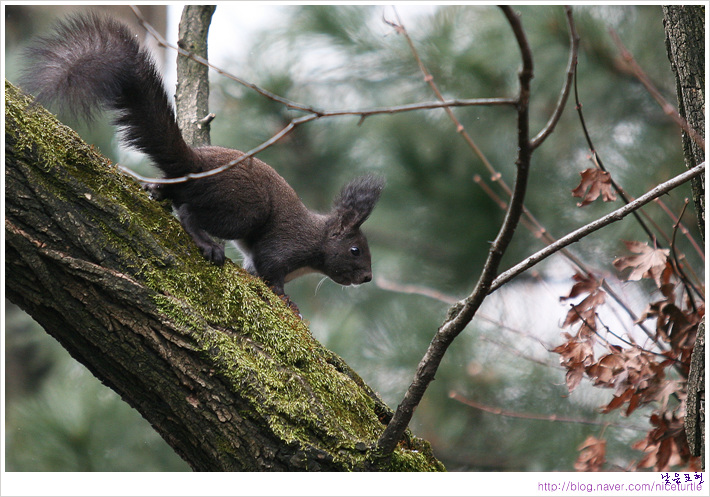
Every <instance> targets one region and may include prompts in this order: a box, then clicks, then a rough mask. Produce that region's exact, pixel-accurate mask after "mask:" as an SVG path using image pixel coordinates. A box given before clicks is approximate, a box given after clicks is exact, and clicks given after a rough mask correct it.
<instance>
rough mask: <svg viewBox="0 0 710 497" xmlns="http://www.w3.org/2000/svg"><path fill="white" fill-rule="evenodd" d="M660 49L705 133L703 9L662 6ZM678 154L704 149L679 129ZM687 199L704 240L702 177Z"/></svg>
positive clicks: (699, 351)
mask: <svg viewBox="0 0 710 497" xmlns="http://www.w3.org/2000/svg"><path fill="white" fill-rule="evenodd" d="M663 24H664V27H665V30H666V47H667V49H668V58H669V59H670V61H671V67H672V68H673V72H674V73H675V76H676V90H677V94H678V108H679V110H680V114H681V116H683V117H684V118H685V120H686V121H687V122H688V124H689V125H690V127H691V128H693V129H695V131H697V132H698V133H699V134H700V135H701V136H702V137H703V138H704V137H705V93H704V92H705V7H704V6H702V5H669V6H664V7H663ZM683 153H684V155H685V164H686V166H687V167H688V168H691V167H694V166H695V165H697V164H699V163H701V162H703V161H704V160H705V152H704V151H703V150H702V149H701V148H700V147H699V146H698V145H697V144H696V143H695V142H694V141H693V140H691V139H690V137H689V136H688V135H687V134H686V133H685V132H684V133H683ZM692 188H693V201H694V203H695V210H696V212H697V215H698V224H699V227H700V233H701V235H702V238H703V241H705V175H704V174H703V175H702V177H701V178H698V179H696V180H693V183H692ZM704 395H705V322H702V323H701V324H700V326H699V327H698V338H697V340H696V342H695V347H694V349H693V355H692V357H691V364H690V374H689V376H688V399H687V412H686V417H685V432H686V435H687V437H688V446H689V447H690V450H691V452H692V453H693V455H696V456H700V461H701V464H702V468H703V470H705V397H704Z"/></svg>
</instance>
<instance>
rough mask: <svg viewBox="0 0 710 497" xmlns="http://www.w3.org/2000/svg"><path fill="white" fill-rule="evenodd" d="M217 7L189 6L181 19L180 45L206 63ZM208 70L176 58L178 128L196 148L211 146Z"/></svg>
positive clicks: (182, 57)
mask: <svg viewBox="0 0 710 497" xmlns="http://www.w3.org/2000/svg"><path fill="white" fill-rule="evenodd" d="M215 8H216V7H215V6H214V5H186V6H185V7H184V8H183V11H182V17H181V18H180V26H179V29H178V46H179V47H180V48H182V49H183V50H187V51H188V52H190V53H192V54H194V55H197V56H199V57H202V58H203V59H205V60H207V33H208V32H209V27H210V20H211V19H212V14H214V11H215ZM208 72H209V68H208V67H207V66H206V65H204V64H200V63H199V62H196V61H194V60H192V59H190V58H188V57H184V56H183V55H181V54H178V56H177V74H178V76H177V88H176V90H175V106H176V115H177V121H178V126H179V127H180V130H181V131H182V135H183V138H185V141H186V142H187V143H188V144H190V145H191V146H193V147H202V146H205V145H209V144H210V126H209V123H210V121H211V120H212V117H214V116H208V112H209V106H208V101H209V98H210V83H209V78H208Z"/></svg>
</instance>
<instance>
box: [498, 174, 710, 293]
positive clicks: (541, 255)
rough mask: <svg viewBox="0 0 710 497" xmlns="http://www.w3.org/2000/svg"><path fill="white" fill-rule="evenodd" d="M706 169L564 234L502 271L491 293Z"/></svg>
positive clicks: (661, 187) (677, 178)
mask: <svg viewBox="0 0 710 497" xmlns="http://www.w3.org/2000/svg"><path fill="white" fill-rule="evenodd" d="M704 171H705V163H704V162H703V163H701V164H698V165H697V166H695V167H694V168H693V169H690V170H688V171H685V172H684V173H682V174H679V175H678V176H676V177H675V178H672V179H670V180H668V181H666V182H665V183H661V184H660V185H658V186H657V187H655V188H654V189H652V190H651V191H649V192H648V193H646V194H644V195H642V196H640V197H639V198H637V199H636V200H634V201H632V202H629V203H628V204H626V205H625V206H623V207H620V208H619V209H616V210H615V211H613V212H610V213H609V214H607V215H606V216H604V217H602V218H599V219H597V220H596V221H593V222H591V223H589V224H587V225H586V226H582V227H581V228H579V229H578V230H575V231H573V232H572V233H569V234H568V235H566V236H563V237H562V238H560V239H559V240H557V241H556V242H555V243H552V244H550V245H548V246H547V247H545V248H544V249H542V250H540V251H539V252H536V253H535V254H533V255H531V256H530V257H528V258H527V259H525V260H524V261H522V262H521V263H519V264H517V265H516V266H514V267H512V268H510V269H508V270H507V271H505V272H503V273H501V275H500V276H498V277H497V278H496V279H495V281H493V283H492V284H491V287H490V293H493V292H495V291H496V290H497V289H499V288H500V287H501V286H503V284H505V283H507V282H508V281H510V280H512V279H513V278H515V277H516V276H518V275H519V274H521V273H523V272H525V271H527V270H528V269H530V268H531V267H533V266H534V265H536V264H537V263H538V262H540V261H542V260H544V259H546V258H548V257H549V256H551V255H552V254H554V253H556V252H558V251H559V250H561V249H562V248H564V247H566V246H568V245H571V244H572V243H574V242H576V241H579V240H581V239H582V238H584V237H585V236H587V235H589V234H590V233H594V232H595V231H597V230H599V229H601V228H603V227H604V226H607V225H609V224H611V223H613V222H616V221H619V220H621V219H623V218H624V217H625V216H627V215H628V214H630V213H632V212H633V211H635V210H637V209H638V208H639V207H641V206H643V205H646V204H647V203H649V202H650V201H652V200H654V199H656V198H658V197H660V196H661V195H664V194H666V193H668V192H669V191H671V190H672V189H674V188H676V187H677V186H680V185H682V184H683V183H685V182H686V181H689V180H690V179H692V178H695V177H696V176H699V175H700V174H702V173H703V172H704Z"/></svg>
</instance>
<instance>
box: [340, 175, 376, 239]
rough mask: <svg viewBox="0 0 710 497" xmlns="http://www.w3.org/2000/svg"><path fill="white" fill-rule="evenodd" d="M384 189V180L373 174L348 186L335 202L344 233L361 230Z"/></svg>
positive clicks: (362, 177)
mask: <svg viewBox="0 0 710 497" xmlns="http://www.w3.org/2000/svg"><path fill="white" fill-rule="evenodd" d="M384 187H385V180H384V178H382V177H381V176H375V175H372V174H368V175H367V176H361V177H359V178H356V179H354V180H352V181H351V182H349V183H348V184H346V185H345V186H344V187H343V189H342V190H341V191H340V194H339V195H338V196H337V197H336V198H335V201H334V202H333V209H334V211H335V213H336V215H337V217H338V219H339V224H340V228H341V229H342V230H343V231H347V230H355V229H357V228H359V227H360V226H361V225H362V223H364V222H365V220H366V219H367V218H368V217H369V216H370V214H371V213H372V210H373V209H374V208H375V204H377V201H378V200H379V199H380V195H381V194H382V189H383V188H384Z"/></svg>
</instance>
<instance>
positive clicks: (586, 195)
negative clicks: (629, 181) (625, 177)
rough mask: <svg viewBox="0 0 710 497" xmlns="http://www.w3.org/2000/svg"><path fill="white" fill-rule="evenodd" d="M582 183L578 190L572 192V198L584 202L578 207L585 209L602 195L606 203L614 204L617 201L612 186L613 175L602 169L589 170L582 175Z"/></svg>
mask: <svg viewBox="0 0 710 497" xmlns="http://www.w3.org/2000/svg"><path fill="white" fill-rule="evenodd" d="M579 174H580V176H582V179H581V181H580V182H579V185H578V186H577V188H575V189H574V190H572V196H573V197H578V198H581V199H582V201H581V202H579V203H578V204H577V207H584V206H585V205H589V204H591V203H592V202H594V201H595V200H596V199H597V198H599V195H600V194H601V196H602V200H603V201H604V202H612V201H614V200H616V194H615V193H614V190H613V187H612V185H611V175H610V174H609V173H608V172H606V171H602V170H601V169H594V168H589V169H585V170H584V171H582V172H581V173H579Z"/></svg>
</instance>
